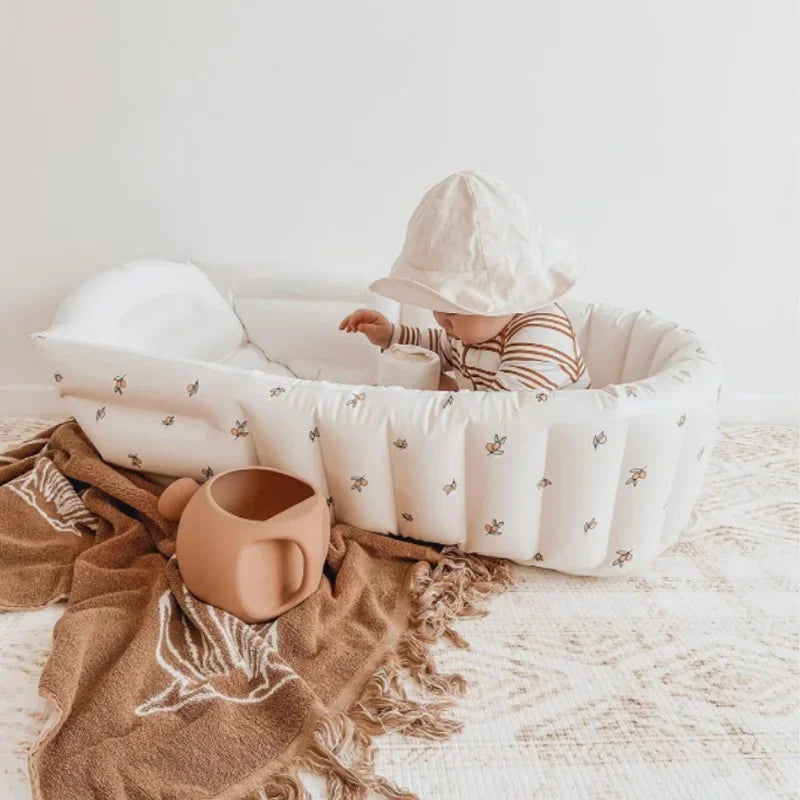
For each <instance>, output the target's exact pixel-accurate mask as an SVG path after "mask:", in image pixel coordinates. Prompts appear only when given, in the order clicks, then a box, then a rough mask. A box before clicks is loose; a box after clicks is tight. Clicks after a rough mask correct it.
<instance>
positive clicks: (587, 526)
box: [583, 517, 597, 533]
mask: <svg viewBox="0 0 800 800" xmlns="http://www.w3.org/2000/svg"><path fill="white" fill-rule="evenodd" d="M596 527H597V520H596V519H595V518H594V517H592V518H591V519H590V520H589V521H588V522H584V523H583V532H584V533H589V531H593V530H594V529H595V528H596Z"/></svg>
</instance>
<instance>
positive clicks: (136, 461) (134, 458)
mask: <svg viewBox="0 0 800 800" xmlns="http://www.w3.org/2000/svg"><path fill="white" fill-rule="evenodd" d="M128 458H129V459H130V460H131V466H132V467H135V468H136V469H141V468H142V459H141V458H139V454H138V453H128Z"/></svg>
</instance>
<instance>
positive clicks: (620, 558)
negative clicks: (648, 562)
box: [611, 550, 633, 569]
mask: <svg viewBox="0 0 800 800" xmlns="http://www.w3.org/2000/svg"><path fill="white" fill-rule="evenodd" d="M632 558H633V550H617V558H616V559H615V560H614V562H613V563H612V564H611V566H612V567H619V568H620V569H622V567H623V565H624V564H625V563H626V562H627V561H630V560H631V559H632Z"/></svg>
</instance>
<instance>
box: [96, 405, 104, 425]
mask: <svg viewBox="0 0 800 800" xmlns="http://www.w3.org/2000/svg"><path fill="white" fill-rule="evenodd" d="M105 417H106V407H105V406H100V408H98V409H97V411H96V412H95V415H94V421H95V422H100V420H101V419H105Z"/></svg>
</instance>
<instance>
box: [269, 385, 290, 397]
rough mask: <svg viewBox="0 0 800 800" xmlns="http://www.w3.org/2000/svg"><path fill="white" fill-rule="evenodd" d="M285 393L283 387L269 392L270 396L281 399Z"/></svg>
mask: <svg viewBox="0 0 800 800" xmlns="http://www.w3.org/2000/svg"><path fill="white" fill-rule="evenodd" d="M285 391H286V389H284V388H283V386H275V387H274V388H272V389H270V390H269V396H270V397H280V396H281V395H282V394H283V393H284V392H285Z"/></svg>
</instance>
